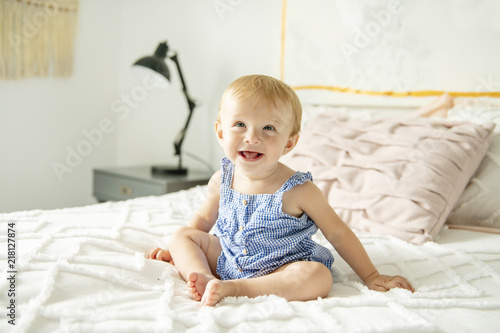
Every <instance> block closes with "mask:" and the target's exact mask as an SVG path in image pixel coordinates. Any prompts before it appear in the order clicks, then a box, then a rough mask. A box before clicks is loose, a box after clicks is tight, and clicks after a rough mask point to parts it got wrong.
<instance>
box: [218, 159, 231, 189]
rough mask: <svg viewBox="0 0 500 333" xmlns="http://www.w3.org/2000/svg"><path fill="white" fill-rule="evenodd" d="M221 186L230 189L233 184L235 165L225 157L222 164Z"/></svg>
mask: <svg viewBox="0 0 500 333" xmlns="http://www.w3.org/2000/svg"><path fill="white" fill-rule="evenodd" d="M220 165H221V175H220V179H221V185H222V186H225V187H230V186H231V183H232V182H233V171H234V165H233V163H231V161H230V160H229V159H228V158H227V157H223V158H222V160H221V162H220Z"/></svg>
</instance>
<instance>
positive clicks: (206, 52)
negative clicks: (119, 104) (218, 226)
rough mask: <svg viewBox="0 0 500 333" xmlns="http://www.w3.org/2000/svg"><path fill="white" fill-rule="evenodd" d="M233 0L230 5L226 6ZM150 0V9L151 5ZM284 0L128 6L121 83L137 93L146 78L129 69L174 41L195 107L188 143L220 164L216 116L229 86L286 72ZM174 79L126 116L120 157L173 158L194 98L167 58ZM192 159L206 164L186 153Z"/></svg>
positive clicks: (123, 160) (135, 160)
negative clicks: (282, 47)
mask: <svg viewBox="0 0 500 333" xmlns="http://www.w3.org/2000/svg"><path fill="white" fill-rule="evenodd" d="M225 6H227V7H225ZM145 7H146V8H145ZM280 13H281V1H280V0H272V1H269V0H258V1H243V0H242V1H227V0H222V1H175V0H171V1H162V0H156V1H148V6H145V5H144V2H139V1H135V0H128V1H126V2H125V5H124V6H123V13H122V20H123V21H122V28H121V31H122V33H123V36H124V37H125V36H126V38H122V40H121V63H120V68H122V69H123V70H122V71H121V72H120V73H121V79H120V89H121V90H122V91H124V92H126V93H131V92H132V91H133V90H134V89H139V88H137V86H138V85H139V86H140V85H141V82H140V81H138V80H137V79H136V78H135V77H133V74H132V73H131V72H130V71H129V70H128V69H129V67H130V65H131V64H132V63H133V62H134V61H135V60H137V59H138V58H140V57H141V56H144V55H147V54H152V53H153V52H154V50H155V49H156V47H157V45H158V43H159V42H160V41H165V40H167V42H168V44H169V46H170V47H171V49H173V50H176V51H177V52H178V57H179V60H180V63H181V66H182V69H183V74H184V77H185V80H186V84H187V86H188V89H189V91H190V93H191V95H192V96H193V98H195V99H196V100H198V101H199V103H200V104H199V106H198V107H197V108H196V109H195V113H194V115H193V119H192V123H191V126H190V128H189V130H188V134H187V138H186V140H185V142H184V149H185V150H187V151H189V152H192V153H195V154H197V155H199V156H200V157H202V158H203V159H205V160H208V161H210V162H211V163H212V164H213V165H214V166H218V163H219V160H220V157H221V156H222V151H221V149H219V146H218V144H217V142H216V140H215V135H214V131H213V128H214V126H213V122H214V120H215V118H216V114H217V110H218V105H219V99H220V97H221V95H222V92H223V91H224V89H225V88H226V86H227V85H228V84H229V83H230V82H231V81H233V80H234V79H236V78H237V77H238V76H241V75H245V74H252V73H265V74H268V75H273V76H279V60H280V38H281V28H280V24H281V20H280ZM167 65H168V66H169V69H170V71H171V76H172V85H171V87H170V88H169V89H168V90H157V91H150V92H148V94H147V96H146V98H144V100H142V99H141V100H140V101H137V102H138V103H137V107H136V108H133V109H132V108H130V111H131V112H130V115H129V116H128V117H127V118H126V119H124V120H123V121H120V126H119V129H118V133H117V135H118V142H119V144H118V149H117V162H118V163H119V164H120V165H128V164H154V163H169V162H170V163H172V164H175V161H176V160H175V159H174V158H173V146H172V142H173V138H174V136H175V135H176V134H177V132H178V131H179V130H180V128H181V127H182V126H183V124H184V122H185V119H186V116H187V110H188V109H187V105H186V101H185V99H184V96H183V95H182V93H181V88H180V81H179V77H178V74H177V71H176V70H175V65H174V64H173V63H172V62H168V63H167ZM184 162H185V164H186V165H188V166H189V167H192V168H201V169H203V165H201V164H199V163H197V162H195V161H193V160H191V159H189V158H188V157H186V158H184Z"/></svg>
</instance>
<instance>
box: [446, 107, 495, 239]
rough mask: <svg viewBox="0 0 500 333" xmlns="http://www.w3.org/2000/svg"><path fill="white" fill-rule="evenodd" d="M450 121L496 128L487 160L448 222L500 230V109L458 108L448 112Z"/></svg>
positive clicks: (482, 163)
mask: <svg viewBox="0 0 500 333" xmlns="http://www.w3.org/2000/svg"><path fill="white" fill-rule="evenodd" d="M448 119H450V120H457V121H464V120H465V121H471V122H474V123H477V124H485V123H488V122H494V123H495V124H496V128H495V130H494V134H493V135H494V136H493V141H492V142H491V145H490V148H489V149H488V151H487V153H486V156H485V157H484V159H483V161H482V162H481V164H480V165H479V168H478V169H477V171H476V173H475V174H474V176H473V177H472V179H471V181H470V182H469V184H468V185H467V187H466V189H465V191H464V192H463V194H462V195H461V197H460V198H459V200H458V202H457V204H456V206H455V207H454V208H453V210H452V212H451V214H450V216H449V217H448V221H447V222H448V223H449V224H459V225H471V226H480V227H491V228H499V229H500V107H498V106H457V107H454V108H453V109H451V110H450V111H449V112H448Z"/></svg>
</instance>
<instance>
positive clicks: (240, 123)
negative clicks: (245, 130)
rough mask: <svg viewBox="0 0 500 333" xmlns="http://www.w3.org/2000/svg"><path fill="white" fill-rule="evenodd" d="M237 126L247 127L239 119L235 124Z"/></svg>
mask: <svg viewBox="0 0 500 333" xmlns="http://www.w3.org/2000/svg"><path fill="white" fill-rule="evenodd" d="M234 126H236V127H245V124H244V123H243V122H241V121H237V122H236V124H234Z"/></svg>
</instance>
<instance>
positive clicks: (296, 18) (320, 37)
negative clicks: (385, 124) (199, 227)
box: [281, 0, 500, 103]
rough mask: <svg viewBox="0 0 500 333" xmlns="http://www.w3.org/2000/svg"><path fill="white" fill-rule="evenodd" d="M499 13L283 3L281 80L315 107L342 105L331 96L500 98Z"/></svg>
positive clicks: (488, 5) (409, 5) (323, 1)
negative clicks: (351, 94)
mask: <svg viewBox="0 0 500 333" xmlns="http://www.w3.org/2000/svg"><path fill="white" fill-rule="evenodd" d="M498 13H500V3H498V2H497V1H485V0H483V1H472V0H469V1H461V2H460V5H457V4H456V2H455V1H453V0H443V1H430V0H423V1H408V0H389V1H388V0H384V1H382V0H375V1H362V0H358V1H348V0H307V1H306V0H284V1H283V17H282V19H283V35H282V68H281V70H282V79H283V80H284V81H285V82H287V83H288V84H290V85H291V86H292V87H294V88H296V89H297V90H298V92H299V94H300V97H301V99H302V101H303V102H311V103H327V102H332V101H334V102H336V103H338V101H339V96H337V95H335V94H332V91H341V92H351V93H371V94H376V95H380V94H381V95H388V96H429V95H440V94H442V93H443V91H446V92H449V93H450V94H451V95H461V94H462V95H463V94H464V93H465V95H466V96H475V97H478V96H484V95H486V96H496V97H500V67H499V66H498V59H500V47H498V43H497V42H496V41H498V40H499V39H500V20H498ZM341 98H348V97H346V96H341ZM393 102H394V101H393ZM398 102H399V103H402V101H401V100H400V101H398ZM405 103H409V101H408V100H407V101H405Z"/></svg>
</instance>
